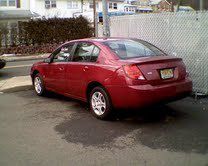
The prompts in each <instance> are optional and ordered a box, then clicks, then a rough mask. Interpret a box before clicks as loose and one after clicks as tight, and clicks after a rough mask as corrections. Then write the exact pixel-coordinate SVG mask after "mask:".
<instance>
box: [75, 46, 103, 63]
mask: <svg viewBox="0 0 208 166" xmlns="http://www.w3.org/2000/svg"><path fill="white" fill-rule="evenodd" d="M99 53H100V49H99V48H98V47H97V46H95V45H94V44H92V43H87V42H82V43H79V44H78V45H77V48H76V50H75V52H74V56H73V61H74V62H96V60H97V58H98V55H99Z"/></svg>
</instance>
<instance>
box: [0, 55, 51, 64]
mask: <svg viewBox="0 0 208 166" xmlns="http://www.w3.org/2000/svg"><path fill="white" fill-rule="evenodd" d="M49 55H50V53H47V54H42V55H30V56H0V58H1V59H4V60H6V62H16V61H27V60H28V61H29V60H39V59H40V60H41V59H45V58H47V57H48V56H49Z"/></svg>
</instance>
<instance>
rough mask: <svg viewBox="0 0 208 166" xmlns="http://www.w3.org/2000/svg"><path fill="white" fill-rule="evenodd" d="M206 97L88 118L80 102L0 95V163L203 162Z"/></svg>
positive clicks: (207, 158) (207, 144) (206, 160)
mask: <svg viewBox="0 0 208 166" xmlns="http://www.w3.org/2000/svg"><path fill="white" fill-rule="evenodd" d="M207 119H208V100H207V99H206V98H204V99H199V100H197V101H195V100H194V99H193V98H185V99H183V100H180V101H177V102H174V103H170V104H168V105H160V106H154V107H152V108H148V109H142V110H134V111H132V110H126V111H118V112H117V116H116V118H115V119H114V120H111V121H101V120H98V119H96V118H94V117H93V116H92V115H91V114H90V112H89V111H88V107H87V105H86V104H84V103H82V102H78V101H76V100H72V99H70V98H65V97H63V96H60V95H56V94H53V93H49V94H48V95H47V96H46V97H39V96H37V95H36V94H35V93H34V91H32V90H28V91H21V92H16V93H4V94H0V165H1V166H6V165H21V166H28V165H30V166H31V165H39V166H41V165H44V166H45V165H50V166H53V165H54V166H57V165H141V166H157V165H159V166H167V165H171V166H172V165H175V166H196V165H197V166H208V132H207V131H208V121H207Z"/></svg>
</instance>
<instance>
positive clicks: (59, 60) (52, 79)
mask: <svg viewBox="0 0 208 166" xmlns="http://www.w3.org/2000/svg"><path fill="white" fill-rule="evenodd" d="M73 46H74V43H68V44H65V45H62V46H61V47H60V48H58V49H57V50H56V51H55V52H54V53H52V55H51V62H50V63H49V64H48V65H47V69H46V74H45V82H46V85H47V88H48V89H50V90H54V91H56V92H58V93H64V92H65V90H66V70H67V65H68V62H69V61H70V60H71V52H72V50H73Z"/></svg>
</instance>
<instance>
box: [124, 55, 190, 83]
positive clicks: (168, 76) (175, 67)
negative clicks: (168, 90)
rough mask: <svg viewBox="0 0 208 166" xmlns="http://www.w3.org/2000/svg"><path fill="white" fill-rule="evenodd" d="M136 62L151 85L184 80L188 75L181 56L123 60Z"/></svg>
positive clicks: (130, 62)
mask: <svg viewBox="0 0 208 166" xmlns="http://www.w3.org/2000/svg"><path fill="white" fill-rule="evenodd" d="M122 61H125V62H126V63H127V64H135V65H137V67H138V68H139V70H140V71H141V72H142V74H143V75H144V77H145V79H146V81H147V82H148V83H150V84H151V85H158V84H163V83H167V82H174V81H178V80H182V79H184V78H185V76H186V69H185V65H184V63H183V61H182V59H181V58H177V57H173V56H154V57H142V58H135V59H127V60H122Z"/></svg>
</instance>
